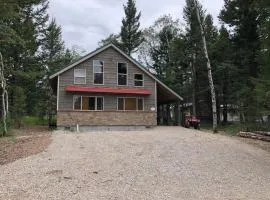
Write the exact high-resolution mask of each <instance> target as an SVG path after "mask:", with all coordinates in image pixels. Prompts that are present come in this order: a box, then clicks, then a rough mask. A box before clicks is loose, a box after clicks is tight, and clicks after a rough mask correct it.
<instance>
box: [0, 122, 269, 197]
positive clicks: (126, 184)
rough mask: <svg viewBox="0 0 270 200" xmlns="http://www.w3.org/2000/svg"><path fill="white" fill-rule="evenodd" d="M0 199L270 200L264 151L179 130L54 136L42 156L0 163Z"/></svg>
mask: <svg viewBox="0 0 270 200" xmlns="http://www.w3.org/2000/svg"><path fill="white" fill-rule="evenodd" d="M0 199H5V200H7V199H19V200H22V199H33V200H39V199H44V200H45V199H65V200H67V199H70V200H71V199H72V200H73V199H86V200H91V199H106V200H107V199H113V200H114V199H123V200H127V199H134V200H140V199H154V200H156V199H196V200H197V199H211V200H214V199H233V200H234V199H252V200H253V199H256V200H259V199H270V154H269V153H268V152H266V151H263V150H261V149H259V148H256V147H254V146H251V145H248V144H245V143H243V142H241V141H239V140H237V139H234V138H230V137H227V136H221V135H213V134H211V133H204V132H200V131H195V130H192V129H184V128H181V127H158V128H155V129H150V130H147V131H138V132H135V131H134V132H109V133H88V134H87V133H80V134H75V133H69V134H65V133H63V132H60V131H58V132H55V133H54V134H53V142H52V144H51V145H50V146H49V148H48V149H47V151H45V152H43V153H40V154H38V155H34V156H30V157H27V158H23V159H20V160H17V161H15V162H13V163H10V164H7V165H3V166H0Z"/></svg>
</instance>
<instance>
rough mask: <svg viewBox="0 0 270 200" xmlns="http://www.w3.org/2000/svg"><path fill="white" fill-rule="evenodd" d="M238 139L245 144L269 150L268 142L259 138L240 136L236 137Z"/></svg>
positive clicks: (269, 143) (269, 144)
mask: <svg viewBox="0 0 270 200" xmlns="http://www.w3.org/2000/svg"><path fill="white" fill-rule="evenodd" d="M238 139H239V140H240V141H243V142H245V143H247V144H250V145H253V146H255V147H258V148H260V149H263V150H265V151H268V152H270V142H265V141H261V140H255V139H249V138H240V137H238Z"/></svg>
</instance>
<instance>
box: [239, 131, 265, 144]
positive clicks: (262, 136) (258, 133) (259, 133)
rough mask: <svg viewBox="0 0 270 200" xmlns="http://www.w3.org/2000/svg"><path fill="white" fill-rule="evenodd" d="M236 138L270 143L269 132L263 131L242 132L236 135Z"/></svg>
mask: <svg viewBox="0 0 270 200" xmlns="http://www.w3.org/2000/svg"><path fill="white" fill-rule="evenodd" d="M237 136H240V137H244V138H252V139H256V140H263V141H267V142H270V132H264V131H254V132H243V131H240V132H239V133H238V134H237Z"/></svg>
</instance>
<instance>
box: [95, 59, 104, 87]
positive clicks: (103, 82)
mask: <svg viewBox="0 0 270 200" xmlns="http://www.w3.org/2000/svg"><path fill="white" fill-rule="evenodd" d="M97 60H98V59H96V60H93V66H92V70H93V85H104V63H105V62H104V61H103V60H98V61H102V62H103V66H102V67H103V72H102V74H103V77H102V78H103V79H102V84H100V83H95V71H94V61H97ZM97 74H101V73H100V72H98V73H97Z"/></svg>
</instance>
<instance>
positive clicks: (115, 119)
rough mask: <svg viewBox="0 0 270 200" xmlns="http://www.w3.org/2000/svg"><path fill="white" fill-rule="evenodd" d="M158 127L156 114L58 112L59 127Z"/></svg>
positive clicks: (135, 112) (137, 112)
mask: <svg viewBox="0 0 270 200" xmlns="http://www.w3.org/2000/svg"><path fill="white" fill-rule="evenodd" d="M77 124H78V125H79V126H156V125H157V114H156V112H139V111H123V112H121V111H58V112H57V126H58V127H71V126H76V125H77Z"/></svg>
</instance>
